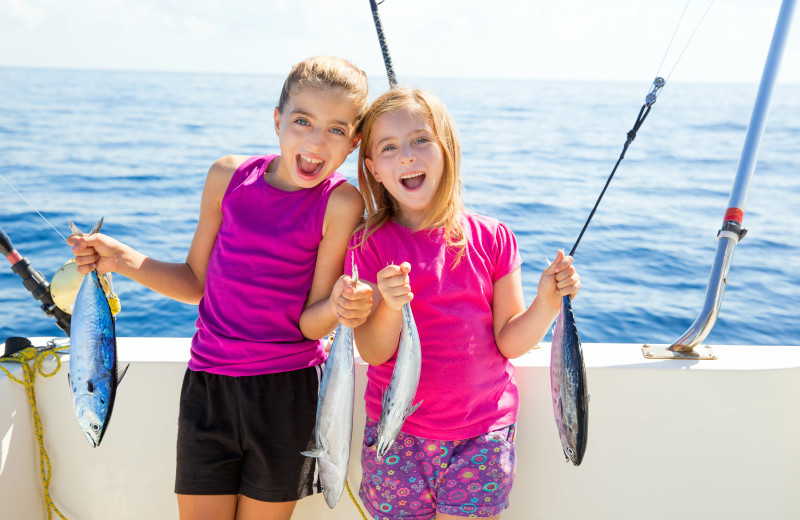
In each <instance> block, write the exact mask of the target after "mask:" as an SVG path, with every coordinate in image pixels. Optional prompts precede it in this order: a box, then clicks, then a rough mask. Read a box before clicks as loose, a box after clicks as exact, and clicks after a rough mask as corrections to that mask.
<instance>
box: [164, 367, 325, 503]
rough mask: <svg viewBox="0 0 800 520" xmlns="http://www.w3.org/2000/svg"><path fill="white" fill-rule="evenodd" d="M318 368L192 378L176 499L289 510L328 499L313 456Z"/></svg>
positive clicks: (181, 421) (184, 394) (181, 429)
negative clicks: (310, 499)
mask: <svg viewBox="0 0 800 520" xmlns="http://www.w3.org/2000/svg"><path fill="white" fill-rule="evenodd" d="M318 392H319V370H318V367H311V368H305V369H302V370H295V371H292V372H279V373H276V374H265V375H258V376H243V377H232V376H223V375H218V374H210V373H208V372H193V371H191V370H188V369H187V370H186V375H185V376H184V378H183V388H182V390H181V403H180V416H179V418H178V460H177V469H176V476H175V493H178V494H182V495H236V494H241V495H244V496H246V497H249V498H252V499H255V500H261V501H264V502H288V501H293V500H298V499H300V498H303V497H305V496H308V495H310V494H312V493H318V492H320V491H321V489H320V485H319V482H318V478H317V474H316V473H317V471H316V459H313V458H310V457H305V456H303V455H301V454H300V452H302V451H306V450H311V449H313V448H314V446H315V443H314V426H315V422H316V411H317V395H318Z"/></svg>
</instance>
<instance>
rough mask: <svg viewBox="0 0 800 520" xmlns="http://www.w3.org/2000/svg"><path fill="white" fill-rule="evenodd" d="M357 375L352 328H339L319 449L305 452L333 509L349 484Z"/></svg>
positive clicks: (328, 366) (321, 403)
mask: <svg viewBox="0 0 800 520" xmlns="http://www.w3.org/2000/svg"><path fill="white" fill-rule="evenodd" d="M352 279H353V280H354V281H355V283H356V284H357V283H358V267H357V266H356V264H355V262H354V263H353V275H352ZM355 385H356V375H355V360H354V359H353V329H351V328H350V327H347V326H345V325H341V324H340V325H339V326H338V327H337V328H336V333H335V335H334V338H333V344H332V345H331V349H330V352H329V353H328V360H327V361H326V362H325V370H324V371H323V372H322V381H321V382H320V388H319V396H318V397H317V423H316V427H315V429H314V440H315V442H316V447H315V448H314V450H312V451H304V452H302V453H303V455H305V456H306V457H315V458H316V459H317V463H318V464H319V479H320V483H321V484H322V493H323V494H324V495H325V502H326V503H327V504H328V507H330V508H331V509H333V508H334V507H336V504H338V503H339V498H341V496H342V492H343V491H344V486H345V483H346V482H347V468H348V466H349V465H350V442H351V441H352V438H353V397H354V395H355Z"/></svg>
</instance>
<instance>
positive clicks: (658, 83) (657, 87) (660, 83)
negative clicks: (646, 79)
mask: <svg viewBox="0 0 800 520" xmlns="http://www.w3.org/2000/svg"><path fill="white" fill-rule="evenodd" d="M690 1H691V0H688V1H687V2H686V6H685V7H684V8H683V13H682V14H681V17H680V20H678V24H677V26H676V27H675V32H673V34H672V39H670V42H669V45H667V50H666V52H665V53H664V57H663V58H662V59H661V63H660V64H659V66H658V72H660V71H661V67H662V66H663V65H664V61H665V60H666V58H667V54H669V50H670V48H671V47H672V43H673V42H674V40H675V36H676V34H677V33H678V29H679V27H680V26H681V24H682V23H683V19H684V17H685V15H686V10H687V9H688V7H689V3H690ZM713 4H714V0H711V1H710V2H709V4H708V6H707V7H706V10H705V12H704V13H703V16H702V17H701V18H700V21H698V22H697V25H696V26H695V28H694V31H693V32H692V35H691V36H690V37H689V40H688V41H687V42H686V45H684V46H683V49H682V50H681V52H680V54H679V55H678V59H677V60H675V63H674V64H673V65H672V68H671V69H670V71H669V73H668V74H667V79H669V78H670V76H672V73H673V72H674V71H675V67H677V66H678V62H680V60H681V58H682V57H683V54H684V53H685V52H686V49H687V48H689V44H690V43H691V42H692V39H694V36H695V34H697V31H698V29H700V25H701V24H702V23H703V20H705V18H706V15H707V14H708V11H709V10H710V9H711V6H712V5H713ZM658 72H657V73H656V79H655V80H654V81H653V86H652V87H651V88H650V92H649V93H648V94H647V96H646V97H645V104H644V105H642V108H641V109H640V110H639V115H638V116H637V118H636V122H635V123H634V125H633V128H631V129H630V131H628V139H627V140H626V141H625V145H624V146H623V148H622V153H620V155H619V159H617V162H616V164H615V165H614V168H613V169H612V170H611V174H610V175H609V176H608V179H607V180H606V184H605V186H603V190H602V191H601V192H600V196H599V197H597V201H596V202H595V204H594V207H593V208H592V211H591V212H590V213H589V218H587V219H586V222H585V223H584V224H583V228H582V229H581V232H580V233H579V234H578V239H577V240H576V241H575V244H574V245H573V246H572V250H570V253H569V256H573V255H574V254H575V250H576V249H577V248H578V244H580V242H581V238H583V234H584V233H585V232H586V228H588V227H589V222H591V220H592V217H594V214H595V212H596V211H597V207H598V206H599V205H600V201H601V200H603V195H605V193H606V190H607V189H608V185H609V184H611V179H613V178H614V174H615V173H616V172H617V168H618V167H619V164H620V163H621V162H622V159H624V158H625V152H627V151H628V146H630V144H631V143H632V142H633V140H634V139H635V138H636V132H638V131H639V128H641V126H642V123H644V120H645V118H647V116H648V114H650V110H651V108H652V107H653V103H655V102H656V98H657V97H658V94H659V92H660V91H661V89H662V88H664V85H665V84H666V83H667V80H666V79H664V78H662V77H661V76H659V75H658Z"/></svg>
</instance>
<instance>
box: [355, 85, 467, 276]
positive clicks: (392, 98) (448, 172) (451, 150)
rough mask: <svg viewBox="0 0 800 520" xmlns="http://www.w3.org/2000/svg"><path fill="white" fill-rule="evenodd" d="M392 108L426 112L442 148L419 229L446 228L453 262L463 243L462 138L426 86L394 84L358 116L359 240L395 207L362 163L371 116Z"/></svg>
mask: <svg viewBox="0 0 800 520" xmlns="http://www.w3.org/2000/svg"><path fill="white" fill-rule="evenodd" d="M396 110H406V111H409V112H411V113H413V114H418V115H421V116H423V117H425V119H427V120H428V122H429V123H430V124H431V127H432V129H433V134H434V137H435V139H436V141H437V142H438V144H439V146H440V147H441V149H442V155H443V159H444V168H443V172H442V179H441V182H440V183H439V186H438V189H437V190H436V193H435V194H434V197H433V201H432V204H431V206H430V207H429V208H428V212H427V214H426V216H425V219H424V220H423V221H422V223H421V224H420V225H419V227H418V228H417V230H420V229H436V228H444V237H445V241H446V243H447V246H448V247H451V248H454V249H456V250H457V256H456V259H455V264H454V266H455V265H457V264H458V262H459V260H460V259H461V255H462V254H463V253H464V249H465V248H466V244H467V239H466V238H465V235H464V229H463V228H462V226H461V222H460V217H461V215H462V214H463V212H464V206H463V204H462V202H461V190H462V184H461V169H460V168H461V144H460V141H459V138H458V131H457V129H456V126H455V122H454V121H453V118H452V117H451V116H450V113H449V112H448V111H447V108H445V106H444V103H442V101H441V100H440V99H439V98H438V97H436V96H435V95H433V94H432V93H430V92H427V91H424V90H419V89H410V88H393V89H391V90H390V91H388V92H386V93H385V94H383V95H381V96H380V97H379V98H378V99H376V100H375V101H373V102H372V105H370V107H369V108H368V109H367V113H366V114H365V115H364V118H363V120H362V121H361V129H360V130H361V147H360V148H359V152H358V186H359V188H360V189H361V194H362V196H363V197H364V203H365V205H366V210H367V217H366V221H365V223H364V224H363V228H364V233H363V235H362V239H361V242H360V245H362V246H363V244H364V243H365V242H366V240H367V238H369V236H370V235H371V234H372V233H374V232H375V231H376V230H377V229H378V228H380V227H381V226H382V225H384V224H385V223H386V222H387V221H388V220H389V219H390V218H391V217H392V216H393V215H395V213H396V212H397V206H396V203H395V201H394V199H393V198H392V196H391V195H390V194H389V192H388V191H387V190H386V188H385V187H384V186H383V184H381V183H380V182H377V181H376V180H375V178H374V177H373V176H372V175H370V173H369V170H368V169H367V164H366V159H367V158H370V159H371V157H370V154H371V153H372V139H373V127H374V126H375V121H376V120H377V119H378V118H379V117H380V116H382V115H384V114H388V113H389V112H394V111H396Z"/></svg>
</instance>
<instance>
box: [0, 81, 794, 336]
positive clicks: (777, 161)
mask: <svg viewBox="0 0 800 520" xmlns="http://www.w3.org/2000/svg"><path fill="white" fill-rule="evenodd" d="M282 80H283V78H282V77H277V76H256V75H252V76H245V75H240V76H235V75H208V74H170V73H146V72H90V71H66V70H35V69H3V68H0V174H2V175H3V176H4V177H5V178H6V179H8V180H9V181H10V182H11V183H12V184H13V185H14V186H15V187H16V189H17V190H19V191H20V192H21V193H22V194H23V195H24V197H25V198H26V199H28V200H29V201H30V202H31V203H32V204H33V205H34V206H35V207H36V208H37V209H38V210H39V211H41V212H42V213H43V214H44V215H45V216H46V217H47V219H48V220H49V221H50V222H52V223H53V224H54V225H55V226H56V227H57V228H58V229H59V231H60V232H61V233H62V234H63V235H65V236H66V235H67V234H68V233H69V231H68V228H67V224H66V223H67V220H68V219H69V220H72V221H74V222H76V223H77V224H78V225H79V226H80V227H82V228H89V227H91V226H92V225H93V224H94V223H95V222H96V221H97V220H98V219H99V218H100V217H104V218H105V223H104V225H103V231H104V232H106V233H108V234H110V235H112V236H114V237H116V238H118V239H119V240H121V241H123V242H125V243H128V244H130V245H132V246H133V247H135V248H137V249H139V250H140V251H142V252H144V253H145V254H148V255H150V256H152V257H154V258H157V259H160V260H167V261H175V262H180V261H183V260H184V259H185V256H186V252H187V250H188V247H189V243H190V241H191V238H192V234H193V232H194V228H195V225H196V219H197V214H198V208H199V202H200V194H201V190H202V186H203V181H204V179H205V174H206V172H207V170H208V167H209V165H210V164H211V163H212V162H213V161H214V160H215V159H217V158H218V157H220V156H222V155H226V154H263V153H271V152H277V151H278V149H277V139H276V138H275V135H274V132H273V130H272V110H273V107H274V105H275V103H276V101H277V97H278V94H279V91H280V86H281V84H282ZM756 82H757V78H755V79H754V83H753V84H749V85H698V84H677V83H676V84H668V85H667V86H666V87H665V88H664V90H663V91H662V93H661V94H660V96H659V99H658V101H657V103H656V104H655V105H654V106H653V110H652V112H651V114H650V115H649V117H648V119H647V120H646V121H645V123H644V125H643V126H642V128H641V130H640V131H639V133H638V136H637V138H636V140H635V141H634V142H633V143H632V145H631V146H630V148H629V150H628V152H627V155H626V158H625V160H624V161H623V162H622V164H621V166H620V168H619V169H618V171H617V174H616V176H615V178H614V180H613V181H612V183H611V186H610V187H609V189H608V192H607V193H606V196H605V198H604V200H603V201H602V203H601V204H600V207H599V209H598V211H597V213H596V215H595V217H594V219H593V220H592V223H591V225H590V226H589V228H588V230H587V232H586V234H585V235H584V237H583V239H582V241H581V244H580V246H579V248H578V250H577V252H576V254H575V265H576V267H577V268H578V270H579V272H580V274H581V279H582V283H583V289H582V290H581V293H580V295H579V297H578V298H577V299H576V300H575V302H574V309H575V314H576V320H577V323H578V328H579V331H580V334H581V338H582V340H583V341H584V342H649V343H670V342H672V341H673V340H675V339H677V337H679V336H680V335H681V334H682V333H683V332H684V331H685V330H686V329H687V328H688V327H689V326H690V325H691V324H692V322H693V321H694V319H695V317H696V316H697V314H698V312H699V310H700V308H701V306H702V303H703V299H704V294H705V288H706V285H707V283H708V276H709V273H710V269H711V264H712V260H713V256H714V251H715V248H716V233H717V231H718V230H719V228H720V225H721V223H722V216H723V214H724V212H725V209H726V207H727V202H728V197H729V194H730V189H731V187H732V184H733V179H734V177H735V174H736V169H737V164H738V160H739V156H740V154H741V150H742V146H743V143H744V137H745V133H746V130H747V125H748V122H749V119H750V114H751V112H752V106H753V101H754V99H755V95H756V91H757V84H756ZM410 83H411V84H412V85H414V86H422V87H425V88H430V89H432V90H434V91H435V92H437V93H438V94H439V96H440V97H441V98H442V99H443V100H444V101H445V103H446V104H447V106H448V107H449V109H450V110H451V112H452V114H453V115H454V117H455V119H456V121H457V123H458V125H459V129H460V134H461V139H462V149H463V162H462V165H463V166H462V174H463V178H464V184H465V201H466V204H467V206H468V207H469V208H470V209H471V210H473V211H475V212H477V213H482V214H487V215H491V216H495V217H497V218H499V219H500V220H502V221H504V222H506V223H507V224H508V225H509V226H510V227H511V228H512V229H513V231H514V232H515V234H516V236H517V239H518V241H519V245H520V249H521V253H522V256H523V259H524V261H525V263H524V265H523V271H522V277H523V289H524V292H525V295H526V300H527V301H528V302H530V301H532V300H533V297H534V296H535V293H536V285H537V283H538V280H539V274H540V273H541V270H542V269H544V267H545V265H546V264H545V259H552V258H553V257H554V256H555V254H556V251H557V250H558V249H559V248H564V249H566V250H567V251H568V250H569V249H570V247H571V246H572V244H573V243H574V241H575V240H576V238H577V236H578V233H579V232H580V229H581V227H582V225H583V222H584V221H585V220H586V218H587V217H588V215H589V211H590V210H591V208H592V206H593V204H594V201H595V199H596V198H597V196H598V195H599V193H600V191H601V189H602V187H603V185H604V183H605V180H606V178H607V177H608V175H609V173H610V172H611V168H612V167H613V165H614V163H615V161H616V159H617V157H618V155H619V153H620V152H621V150H622V145H623V143H624V142H625V139H626V133H627V131H628V130H630V128H631V127H632V125H633V123H634V121H635V119H636V116H637V114H638V111H639V108H640V107H641V105H642V103H643V102H644V97H645V95H646V94H647V92H648V91H649V87H650V85H649V79H646V80H644V81H643V82H642V83H641V84H635V83H619V84H614V83H577V82H573V83H555V82H536V81H499V80H429V79H415V80H412V81H411V82H410ZM371 88H372V92H373V95H372V97H374V96H375V95H376V94H377V93H379V92H382V91H383V90H384V89H385V88H386V81H385V79H384V78H376V79H375V81H374V82H373V83H372V84H371ZM355 164H356V162H355V156H354V155H353V156H351V157H350V158H349V159H348V160H347V162H346V163H345V164H344V166H343V167H342V168H341V171H342V173H343V174H344V175H345V176H346V177H347V178H349V179H351V180H353V182H355V177H356V166H355ZM798 209H800V86H797V85H779V86H778V88H777V89H776V92H775V94H774V96H773V102H772V108H771V112H770V116H769V119H768V122H767V130H766V133H765V135H764V139H763V142H762V145H761V151H760V155H759V161H758V165H757V168H756V172H755V174H754V176H753V180H752V183H751V185H750V190H749V196H748V199H747V206H746V207H745V218H744V226H745V227H746V228H747V229H748V230H749V233H748V235H747V236H746V237H745V239H744V240H743V241H742V242H741V243H740V244H739V246H738V247H737V248H736V252H735V254H734V258H733V264H732V267H731V270H730V273H729V276H728V283H727V288H726V290H725V295H724V299H723V302H722V308H721V312H720V317H719V319H718V320H717V323H716V325H715V327H714V329H713V330H712V332H711V334H710V335H709V337H708V338H707V340H706V343H710V344H755V345H758V344H767V345H800V274H799V273H800V215H799V213H800V212H799V211H798ZM0 226H2V228H3V229H4V230H5V231H6V232H7V233H8V234H9V236H10V237H11V239H12V240H13V242H14V245H15V246H16V247H17V249H18V250H19V252H20V253H21V254H22V255H23V256H26V257H28V258H29V259H30V260H31V262H32V264H33V266H34V267H35V268H36V269H37V270H39V271H40V272H41V273H42V274H43V275H45V276H46V277H47V278H48V279H49V278H50V277H51V276H52V275H53V273H55V271H56V270H57V269H58V267H59V266H60V265H61V264H63V263H64V262H66V261H67V260H68V259H70V258H71V256H72V255H71V253H70V250H69V248H68V246H67V245H66V244H65V243H64V242H63V240H62V238H61V237H60V236H59V235H58V234H57V233H56V232H55V231H54V230H53V229H52V228H51V227H50V226H49V225H48V224H47V223H46V222H44V221H43V220H42V219H41V218H40V217H39V216H38V215H37V214H36V212H35V211H34V210H33V209H32V208H31V207H30V206H29V205H28V204H26V203H25V202H24V201H23V200H22V198H21V197H20V196H19V195H18V194H17V193H15V192H14V191H13V190H12V189H11V188H10V187H9V186H8V185H7V184H6V183H5V182H3V181H2V180H0ZM9 267H10V265H9V264H7V266H6V267H5V268H0V340H1V339H3V338H5V337H8V336H63V333H62V332H61V331H60V330H59V329H58V328H57V327H56V326H55V324H54V320H52V319H51V318H48V317H47V316H45V315H44V313H43V312H42V311H41V310H40V309H39V308H38V302H36V301H35V300H34V299H33V298H32V297H31V296H30V294H29V293H28V292H27V291H26V290H25V289H24V287H23V286H22V284H21V283H20V280H19V278H18V277H17V276H16V275H14V274H13V273H12V272H11V270H10V268H9ZM115 289H116V290H117V292H118V293H119V295H120V298H121V300H122V313H121V314H120V315H119V317H118V320H117V334H118V335H119V336H151V337H165V336H166V337H179V336H190V335H191V334H192V333H193V331H194V322H195V319H196V314H197V309H196V307H195V306H191V305H185V304H181V303H177V302H174V301H172V300H169V299H167V298H164V297H162V296H160V295H158V294H156V293H153V292H151V291H149V290H147V289H145V288H143V287H141V286H139V285H138V284H136V283H134V282H132V281H131V280H129V279H126V278H124V277H122V276H116V277H115Z"/></svg>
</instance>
